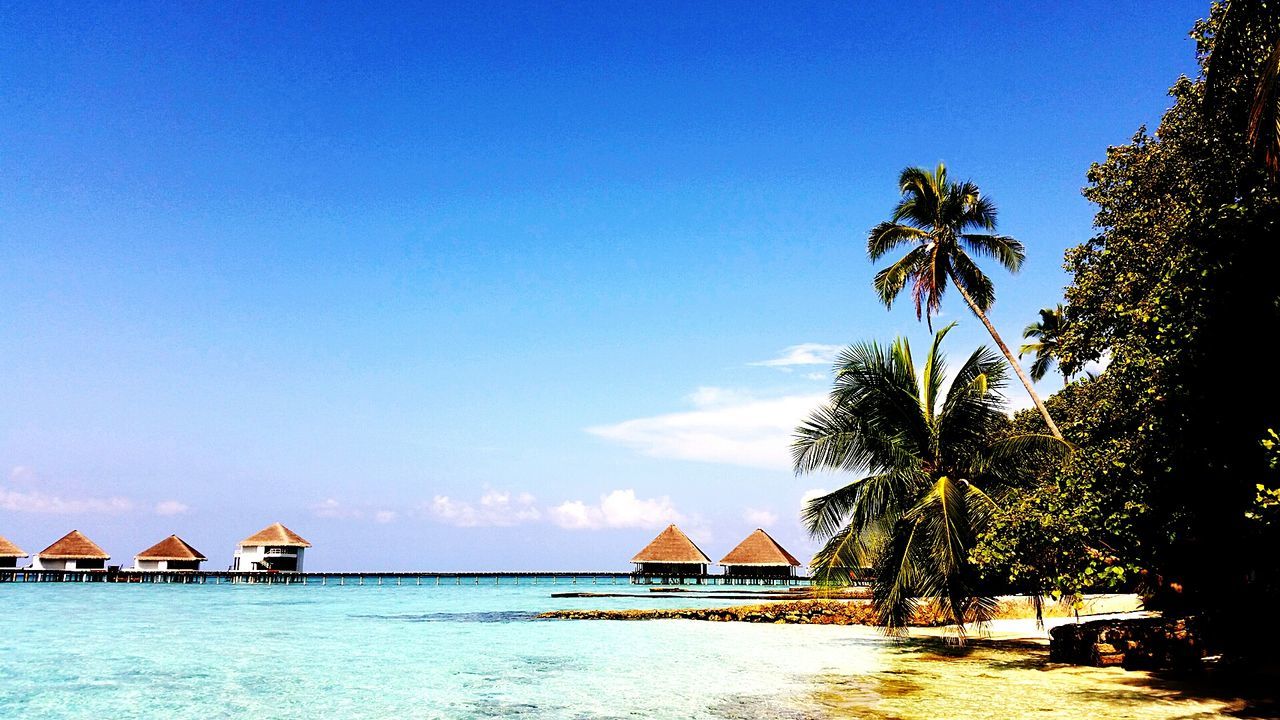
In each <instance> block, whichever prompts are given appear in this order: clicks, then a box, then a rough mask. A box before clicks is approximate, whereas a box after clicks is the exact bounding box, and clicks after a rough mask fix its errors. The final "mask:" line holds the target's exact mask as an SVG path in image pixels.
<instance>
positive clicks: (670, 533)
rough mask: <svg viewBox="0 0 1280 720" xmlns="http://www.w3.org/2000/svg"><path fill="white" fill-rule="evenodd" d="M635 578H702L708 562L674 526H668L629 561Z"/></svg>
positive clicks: (704, 555)
mask: <svg viewBox="0 0 1280 720" xmlns="http://www.w3.org/2000/svg"><path fill="white" fill-rule="evenodd" d="M631 562H633V563H635V566H636V569H635V572H636V574H639V575H661V576H663V577H670V578H679V577H691V576H693V575H706V574H707V566H708V565H710V564H711V558H708V557H707V554H706V553H704V552H702V550H700V549H699V548H698V546H697V545H695V544H693V541H692V540H690V539H689V536H688V535H685V534H684V533H683V532H681V531H680V528H678V527H676V526H675V525H668V526H667V529H666V530H663V531H662V532H660V533H658V537H656V538H654V539H653V542H651V543H649V544H648V545H645V546H644V549H643V550H641V551H640V552H638V553H636V555H635V557H633V558H631Z"/></svg>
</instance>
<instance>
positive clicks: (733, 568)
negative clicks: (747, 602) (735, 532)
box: [720, 528, 801, 578]
mask: <svg viewBox="0 0 1280 720" xmlns="http://www.w3.org/2000/svg"><path fill="white" fill-rule="evenodd" d="M720 565H721V566H722V567H724V574H725V577H731V578H732V577H737V578H788V577H793V576H794V575H795V574H796V568H798V567H800V565H801V563H800V561H799V560H797V559H796V558H795V556H794V555H792V554H791V553H789V552H787V550H786V548H784V547H782V546H781V545H779V544H778V541H777V540H774V539H773V538H772V537H771V536H770V535H769V533H767V532H765V531H764V530H762V529H760V528H756V530H755V532H753V533H751V534H750V535H748V536H747V537H746V539H745V540H743V541H742V542H740V543H738V546H737V547H735V548H734V549H732V550H730V551H729V554H728V555H725V556H724V559H723V560H721V561H720Z"/></svg>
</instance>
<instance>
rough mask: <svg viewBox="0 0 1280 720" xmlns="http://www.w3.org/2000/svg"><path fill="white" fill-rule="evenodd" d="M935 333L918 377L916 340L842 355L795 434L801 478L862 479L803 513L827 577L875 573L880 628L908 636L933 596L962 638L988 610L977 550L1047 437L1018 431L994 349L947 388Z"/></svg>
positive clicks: (818, 568)
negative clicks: (845, 475) (1005, 491)
mask: <svg viewBox="0 0 1280 720" xmlns="http://www.w3.org/2000/svg"><path fill="white" fill-rule="evenodd" d="M952 327H954V323H953V324H952V325H948V326H947V327H945V328H943V329H941V330H939V331H938V333H937V334H936V335H935V336H934V339H933V344H932V346H931V347H930V348H929V354H928V356H927V357H926V358H925V362H924V366H923V368H922V369H921V371H920V373H919V374H918V375H917V372H916V368H915V366H914V365H913V363H912V357H911V346H910V344H909V343H908V342H907V341H906V340H905V339H903V338H899V339H898V340H897V341H896V342H894V344H893V345H892V347H888V348H886V347H883V346H881V345H878V344H876V343H864V344H858V345H852V346H850V347H848V348H846V349H845V350H844V351H843V352H841V353H840V356H839V358H838V360H837V362H836V367H835V370H836V377H835V385H834V387H833V388H832V390H831V395H830V400H829V402H828V403H827V404H826V405H823V406H821V407H819V408H817V409H816V410H814V411H813V413H812V414H811V415H810V416H809V418H808V420H806V421H805V422H804V423H803V424H802V425H801V426H800V427H799V428H797V429H796V436H795V441H794V443H793V444H792V446H791V451H792V458H793V460H794V467H795V471H796V473H797V474H803V473H810V472H814V471H817V470H844V471H850V472H857V473H859V474H861V475H862V477H860V478H859V479H857V480H855V481H853V482H851V483H849V484H848V485H845V486H844V487H842V488H840V489H838V490H835V491H834V492H831V493H828V494H826V495H823V496H821V497H818V498H814V499H813V500H810V501H809V503H808V504H807V505H806V507H805V508H804V512H803V518H804V522H805V525H806V526H807V528H808V530H809V532H810V534H811V535H813V536H814V537H815V538H823V539H825V544H824V545H823V547H822V549H821V550H819V551H818V553H817V555H815V556H814V559H813V562H812V566H813V567H814V568H815V574H816V575H817V576H818V577H821V578H825V579H827V580H828V581H832V580H837V579H841V578H844V579H847V577H848V572H849V571H850V570H851V569H857V568H868V567H870V568H872V569H873V570H874V583H873V601H874V603H875V606H876V610H877V614H878V615H879V619H880V622H881V624H883V625H884V626H886V627H887V628H889V629H890V631H901V630H902V629H903V628H904V627H905V626H906V624H907V623H908V621H909V620H910V618H911V615H912V613H913V612H914V610H915V608H916V606H917V603H918V602H919V600H921V599H924V600H931V601H933V602H935V603H936V604H937V607H938V609H939V610H940V611H941V612H942V614H943V616H944V617H946V618H947V619H948V620H949V621H950V622H952V623H953V624H955V625H956V626H957V627H958V628H959V630H960V631H961V633H962V634H963V631H964V625H965V623H968V622H984V621H985V620H987V619H988V618H989V617H990V613H991V611H992V609H993V601H992V599H991V598H989V597H985V596H983V594H982V592H981V590H980V586H979V584H978V582H977V576H976V572H975V569H974V567H973V565H972V564H971V563H970V562H969V560H968V552H969V549H970V548H971V547H972V546H973V544H974V540H975V538H976V536H977V534H978V532H979V531H980V529H981V528H982V526H983V524H984V523H985V522H986V521H987V519H988V517H989V515H990V513H991V511H992V509H993V508H994V507H995V502H996V499H995V498H998V497H999V494H1000V491H1001V489H1002V488H1005V487H1007V486H1010V485H1011V484H1012V483H1014V482H1016V481H1018V480H1020V479H1022V478H1024V477H1025V476H1026V472H1027V467H1028V458H1029V457H1030V455H1029V452H1030V451H1031V450H1035V449H1037V448H1036V446H1037V444H1038V443H1040V442H1041V441H1048V442H1049V443H1051V444H1053V445H1055V446H1057V445H1060V443H1058V441H1056V440H1053V439H1052V438H1049V436H1047V435H1038V436H1018V437H1011V436H1009V435H1008V432H1009V428H1010V426H1011V421H1010V420H1009V417H1008V415H1006V414H1005V412H1004V396H1003V395H1002V394H1001V389H1002V388H1003V387H1004V379H1005V375H1004V373H1005V364H1004V362H1003V361H1002V360H1001V359H1000V357H999V356H998V355H997V354H995V353H994V352H992V351H991V350H990V349H988V348H986V347H980V348H978V349H977V350H976V351H975V352H974V353H973V354H972V355H970V356H969V358H968V359H967V360H966V361H965V362H964V364H963V365H962V366H961V367H960V369H959V371H958V372H957V373H956V374H955V377H954V379H953V380H952V381H951V385H950V387H949V388H948V389H947V390H946V394H945V396H944V395H943V380H944V377H945V376H946V359H945V357H944V356H943V355H942V353H941V351H940V346H941V343H942V339H943V338H944V337H945V336H946V334H947V332H948V331H949V330H951V328H952Z"/></svg>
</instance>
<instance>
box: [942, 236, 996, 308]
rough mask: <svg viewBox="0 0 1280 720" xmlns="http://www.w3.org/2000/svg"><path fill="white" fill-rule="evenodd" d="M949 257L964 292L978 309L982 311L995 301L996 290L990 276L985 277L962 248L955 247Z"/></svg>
mask: <svg viewBox="0 0 1280 720" xmlns="http://www.w3.org/2000/svg"><path fill="white" fill-rule="evenodd" d="M951 259H952V265H953V266H954V267H955V271H956V279H957V280H958V281H959V283H960V285H962V286H963V287H964V290H965V292H967V293H968V294H969V297H971V298H973V302H974V303H976V304H977V306H978V309H979V310H982V312H986V311H987V310H989V309H990V308H991V305H992V303H994V302H995V301H996V290H995V286H993V285H992V284H991V278H989V277H987V276H986V274H985V273H983V272H982V270H980V269H979V268H978V266H977V265H975V264H974V262H973V260H970V259H969V256H968V255H966V254H965V253H964V251H963V250H959V249H957V250H956V252H955V253H954V254H953V255H952V258H951Z"/></svg>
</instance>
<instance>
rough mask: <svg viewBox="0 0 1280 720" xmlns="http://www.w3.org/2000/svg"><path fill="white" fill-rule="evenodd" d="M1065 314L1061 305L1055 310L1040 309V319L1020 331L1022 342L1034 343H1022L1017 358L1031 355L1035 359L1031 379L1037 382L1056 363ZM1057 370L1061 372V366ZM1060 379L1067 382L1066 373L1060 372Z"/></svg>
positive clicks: (1065, 320) (1032, 364)
mask: <svg viewBox="0 0 1280 720" xmlns="http://www.w3.org/2000/svg"><path fill="white" fill-rule="evenodd" d="M1066 324H1067V313H1066V310H1065V309H1064V308H1063V307H1062V305H1058V307H1056V308H1042V309H1041V310H1040V319H1039V320H1037V321H1036V322H1033V323H1031V324H1030V325H1028V326H1027V327H1026V329H1024V330H1023V331H1022V339H1023V340H1033V341H1034V342H1029V343H1023V344H1022V347H1020V348H1018V358H1019V359H1021V358H1022V356H1023V355H1026V354H1027V353H1032V354H1034V355H1035V357H1036V359H1035V360H1034V361H1032V363H1031V379H1032V380H1035V381H1036V382H1039V381H1040V380H1043V379H1044V376H1045V375H1047V374H1049V368H1050V367H1052V366H1053V364H1054V363H1056V362H1057V361H1058V343H1059V342H1060V341H1061V338H1062V331H1063V330H1065V329H1066ZM1058 368H1059V369H1060V370H1062V366H1061V365H1059V366H1058ZM1062 379H1063V380H1064V381H1066V380H1069V379H1070V378H1068V377H1067V371H1066V370H1062Z"/></svg>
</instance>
